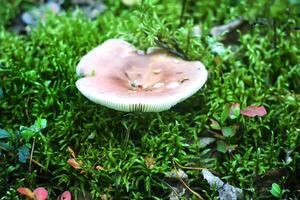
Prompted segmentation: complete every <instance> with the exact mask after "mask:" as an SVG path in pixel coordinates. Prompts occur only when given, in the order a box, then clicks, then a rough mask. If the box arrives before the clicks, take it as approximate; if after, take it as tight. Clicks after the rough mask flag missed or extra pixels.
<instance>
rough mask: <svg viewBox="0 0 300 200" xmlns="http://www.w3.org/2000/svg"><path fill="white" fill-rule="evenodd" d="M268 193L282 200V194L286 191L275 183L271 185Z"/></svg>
mask: <svg viewBox="0 0 300 200" xmlns="http://www.w3.org/2000/svg"><path fill="white" fill-rule="evenodd" d="M270 192H271V194H272V195H273V196H274V197H276V198H278V199H283V194H284V193H285V192H287V190H285V189H281V187H280V185H278V184H277V183H273V184H272V188H271V190H270Z"/></svg>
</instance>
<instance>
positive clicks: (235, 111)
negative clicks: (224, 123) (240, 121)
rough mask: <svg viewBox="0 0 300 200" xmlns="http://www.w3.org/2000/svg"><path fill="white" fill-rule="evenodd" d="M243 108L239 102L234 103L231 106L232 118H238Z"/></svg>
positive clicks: (230, 114) (230, 115)
mask: <svg viewBox="0 0 300 200" xmlns="http://www.w3.org/2000/svg"><path fill="white" fill-rule="evenodd" d="M240 112H241V108H240V104H239V103H234V104H232V105H231V107H230V113H229V117H230V119H236V118H238V117H239V116H240Z"/></svg>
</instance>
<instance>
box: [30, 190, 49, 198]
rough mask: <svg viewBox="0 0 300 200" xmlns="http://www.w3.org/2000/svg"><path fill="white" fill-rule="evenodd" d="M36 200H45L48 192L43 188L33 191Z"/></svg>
mask: <svg viewBox="0 0 300 200" xmlns="http://www.w3.org/2000/svg"><path fill="white" fill-rule="evenodd" d="M33 193H34V195H35V198H36V200H46V199H47V198H48V191H47V190H46V189H45V188H43V187H38V188H36V189H35V190H34V191H33Z"/></svg>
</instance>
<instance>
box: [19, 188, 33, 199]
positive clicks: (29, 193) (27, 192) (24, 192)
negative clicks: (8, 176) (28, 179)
mask: <svg viewBox="0 0 300 200" xmlns="http://www.w3.org/2000/svg"><path fill="white" fill-rule="evenodd" d="M17 191H18V192H19V193H20V194H22V195H25V196H26V197H28V198H29V199H34V193H33V192H32V191H31V190H30V189H29V188H26V187H19V188H18V189H17Z"/></svg>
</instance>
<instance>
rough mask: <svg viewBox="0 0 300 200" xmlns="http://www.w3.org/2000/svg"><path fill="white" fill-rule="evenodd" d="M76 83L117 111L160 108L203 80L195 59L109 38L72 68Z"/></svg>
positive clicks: (195, 88) (193, 89)
mask: <svg viewBox="0 0 300 200" xmlns="http://www.w3.org/2000/svg"><path fill="white" fill-rule="evenodd" d="M76 72H77V75H78V76H81V77H82V78H80V79H79V80H78V81H77V82H76V86H77V88H78V89H79V91H80V92H81V93H82V94H83V95H84V96H86V97H87V98H88V99H90V100H91V101H93V102H95V103H98V104H101V105H104V106H106V107H109V108H112V109H115V110H120V111H126V112H130V111H142V112H160V111H164V110H168V109H169V108H171V107H172V106H174V105H175V104H177V103H179V102H181V101H183V100H185V99H186V98H188V97H190V96H192V95H193V94H194V93H196V92H197V91H198V90H199V89H200V88H201V87H202V86H203V85H204V83H205V82H206V80H207V74H208V73H207V70H206V69H205V67H204V65H203V64H202V63H201V62H199V61H193V62H192V61H185V60H182V59H180V58H177V57H175V56H174V55H170V54H169V53H168V52H166V51H165V50H162V49H151V51H147V53H146V54H144V53H143V52H141V51H139V50H137V49H136V48H135V47H134V46H132V45H131V44H129V43H127V42H125V41H123V40H120V39H110V40H107V41H106V42H104V43H103V44H101V45H100V46H98V47H96V48H94V49H93V50H91V51H90V52H89V53H87V54H86V55H85V56H84V57H83V58H82V59H81V61H80V62H79V64H78V65H77V68H76Z"/></svg>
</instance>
